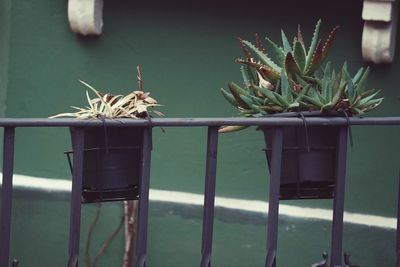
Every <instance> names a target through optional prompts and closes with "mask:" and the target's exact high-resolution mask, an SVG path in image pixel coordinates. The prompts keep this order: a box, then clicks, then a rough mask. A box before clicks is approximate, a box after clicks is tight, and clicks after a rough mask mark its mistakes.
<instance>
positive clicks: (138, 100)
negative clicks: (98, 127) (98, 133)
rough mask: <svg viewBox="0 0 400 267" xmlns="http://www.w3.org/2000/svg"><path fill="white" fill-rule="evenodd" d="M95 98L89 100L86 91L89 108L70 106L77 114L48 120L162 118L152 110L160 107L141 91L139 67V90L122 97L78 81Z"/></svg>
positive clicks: (65, 114) (67, 114) (58, 115)
mask: <svg viewBox="0 0 400 267" xmlns="http://www.w3.org/2000/svg"><path fill="white" fill-rule="evenodd" d="M80 82H81V83H82V84H84V85H85V86H86V87H87V88H89V89H90V91H91V92H93V93H94V95H95V97H94V98H91V97H90V94H89V91H86V98H87V101H88V104H89V106H87V107H84V108H80V107H75V106H72V108H73V109H76V110H77V112H70V113H61V114H57V115H55V116H52V117H50V118H58V117H75V118H78V119H95V118H134V119H138V118H144V117H146V116H147V115H148V113H149V112H154V113H155V114H156V115H158V116H160V117H162V116H164V115H163V114H162V113H161V112H159V111H157V110H154V109H153V108H154V107H158V106H161V105H159V104H158V103H157V101H156V100H155V99H154V98H151V97H150V96H149V95H150V93H148V92H143V90H142V77H141V71H140V67H138V83H139V90H138V91H133V92H132V93H130V94H128V95H126V96H123V95H112V94H104V93H101V92H100V91H99V90H97V89H95V88H94V87H92V86H91V85H89V84H88V83H86V82H84V81H80Z"/></svg>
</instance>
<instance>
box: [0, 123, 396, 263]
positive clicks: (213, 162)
mask: <svg viewBox="0 0 400 267" xmlns="http://www.w3.org/2000/svg"><path fill="white" fill-rule="evenodd" d="M304 123H305V119H304V118H303V119H301V118H297V117H291V118H284V117H268V118H163V119H149V120H144V119H143V120H131V119H118V120H117V119H114V120H108V119H107V120H103V121H102V120H77V119H22V118H21V119H11V118H3V119H0V127H2V128H4V146H3V180H2V187H1V198H2V199H1V214H0V237H1V238H0V266H1V267H6V266H10V260H9V250H10V232H11V207H12V205H11V204H12V193H13V161H14V142H15V135H14V133H15V128H18V127H73V128H74V129H75V130H76V131H75V133H76V136H77V137H78V138H77V139H76V140H77V141H76V142H75V144H74V157H73V166H74V168H73V174H72V192H71V200H70V231H69V260H68V264H67V266H68V267H77V266H78V258H79V257H78V256H79V238H80V221H81V189H82V188H81V187H82V173H83V169H82V164H83V132H84V128H85V127H104V125H106V126H107V127H115V126H124V127H142V128H143V129H144V133H145V134H144V144H143V151H142V156H143V159H144V160H143V166H142V170H143V171H142V173H141V177H140V182H139V211H138V225H137V227H138V229H137V237H136V238H137V241H136V242H137V246H136V256H137V257H136V265H135V266H137V267H144V266H145V265H146V248H147V224H148V200H149V179H150V160H151V131H152V130H151V129H152V128H153V127H194V126H198V127H208V136H207V154H206V170H205V188H204V205H203V229H202V241H201V242H202V244H201V258H200V259H199V265H200V267H211V262H212V260H211V255H212V244H213V241H212V237H213V221H214V199H215V181H216V167H217V148H218V128H219V127H220V126H226V125H243V126H269V127H273V128H274V133H275V134H274V138H273V144H272V147H273V149H274V151H275V152H273V153H275V154H274V155H276V157H275V158H274V157H273V158H274V162H272V166H274V165H280V163H281V162H280V160H281V159H280V158H281V157H280V156H281V152H282V142H283V141H282V127H283V126H294V125H297V126H301V125H304ZM306 123H307V125H310V126H315V125H325V126H333V125H335V126H339V127H340V128H341V131H340V138H339V142H344V143H345V144H347V134H348V128H349V126H353V125H360V126H362V125H370V126H371V125H374V126H386V125H392V126H400V117H375V118H373V117H368V118H362V117H351V118H345V117H343V118H342V117H334V118H332V117H331V118H327V117H325V118H324V117H310V118H306ZM339 150H340V149H339ZM337 153H338V154H339V157H342V158H343V157H344V160H343V162H342V164H338V165H339V166H338V167H337V175H336V189H335V190H336V191H335V197H334V200H333V201H334V205H333V207H334V208H333V215H332V241H331V251H330V253H331V260H330V263H329V265H327V266H331V267H338V266H343V262H342V239H343V212H344V179H345V168H346V164H345V162H346V160H345V158H346V150H345V149H344V150H343V149H342V151H337ZM279 182H280V172H279V171H276V168H275V170H274V167H272V169H271V179H270V193H269V206H268V209H269V210H268V228H267V247H266V261H265V266H266V267H275V266H276V258H275V257H276V256H275V255H276V249H277V235H278V231H277V230H278V213H279ZM399 214H400V205H398V215H399ZM399 222H400V220H399V219H398V224H397V225H398V227H397V243H396V245H397V246H396V251H395V252H396V255H397V262H396V267H400V256H399V255H400V232H399V231H400V227H399ZM321 266H325V265H321ZM346 266H349V265H346Z"/></svg>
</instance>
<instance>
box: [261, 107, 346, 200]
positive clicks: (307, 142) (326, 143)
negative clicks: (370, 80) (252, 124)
mask: <svg viewBox="0 0 400 267" xmlns="http://www.w3.org/2000/svg"><path fill="white" fill-rule="evenodd" d="M280 115H281V116H282V114H280ZM303 115H304V117H310V116H316V115H318V116H321V114H320V113H317V114H315V113H311V112H304V113H303ZM335 115H336V116H337V115H338V114H335ZM286 116H298V114H297V113H294V114H293V113H292V114H286ZM305 124H306V123H305ZM261 129H262V130H263V132H264V139H265V143H266V146H267V148H266V149H265V151H266V156H267V160H268V166H269V168H271V166H270V163H271V156H272V153H271V148H272V138H273V129H272V128H271V127H264V128H261ZM339 130H340V126H306V125H302V126H285V127H284V128H283V149H282V159H281V179H280V199H326V198H333V197H334V189H335V177H336V166H337V160H338V159H337V153H336V152H337V148H338V141H339Z"/></svg>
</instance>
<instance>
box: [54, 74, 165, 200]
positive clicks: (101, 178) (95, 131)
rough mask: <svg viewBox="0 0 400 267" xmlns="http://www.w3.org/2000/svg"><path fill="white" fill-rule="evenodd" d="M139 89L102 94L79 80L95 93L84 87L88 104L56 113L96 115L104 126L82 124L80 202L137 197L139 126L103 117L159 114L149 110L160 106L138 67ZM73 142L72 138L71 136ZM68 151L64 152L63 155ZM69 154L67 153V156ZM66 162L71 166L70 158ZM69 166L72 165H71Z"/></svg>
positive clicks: (140, 147) (72, 129) (95, 117)
mask: <svg viewBox="0 0 400 267" xmlns="http://www.w3.org/2000/svg"><path fill="white" fill-rule="evenodd" d="M138 80H139V90H138V91H133V92H131V93H129V94H128V95H126V96H123V95H112V94H108V93H107V94H104V93H101V92H100V91H98V90H97V89H95V88H93V87H92V86H91V85H89V84H87V83H85V82H83V81H80V82H81V83H82V84H84V85H85V86H86V87H87V88H89V90H90V91H91V92H92V93H93V94H94V95H95V96H94V97H93V98H91V97H90V94H89V91H86V97H87V101H88V106H87V107H84V108H79V107H73V108H74V109H76V110H77V112H74V113H62V114H58V115H56V116H53V117H51V118H56V117H75V118H78V119H100V120H102V121H103V122H104V127H101V128H99V127H85V128H84V156H83V180H82V202H83V203H90V202H102V201H113V200H132V199H137V198H138V194H139V189H138V183H139V176H140V171H141V167H140V165H141V157H142V149H143V134H144V130H143V127H126V126H124V125H123V124H122V123H121V126H120V127H107V126H106V124H105V119H106V118H107V119H118V118H131V119H140V118H142V119H143V118H148V117H149V112H154V113H155V114H157V115H159V116H162V115H163V114H162V113H161V112H159V111H156V110H153V108H154V107H157V106H160V105H159V104H158V103H157V101H156V100H155V99H153V98H151V97H150V96H149V93H147V92H144V91H143V89H142V80H141V72H140V68H139V67H138ZM70 131H71V138H72V139H74V138H75V134H74V133H75V128H73V127H71V128H70ZM72 143H73V144H74V140H72ZM70 153H72V154H73V151H72V152H67V155H68V156H69V154H70ZM68 158H69V157H68ZM69 162H70V166H71V161H70V160H69ZM71 168H72V166H71Z"/></svg>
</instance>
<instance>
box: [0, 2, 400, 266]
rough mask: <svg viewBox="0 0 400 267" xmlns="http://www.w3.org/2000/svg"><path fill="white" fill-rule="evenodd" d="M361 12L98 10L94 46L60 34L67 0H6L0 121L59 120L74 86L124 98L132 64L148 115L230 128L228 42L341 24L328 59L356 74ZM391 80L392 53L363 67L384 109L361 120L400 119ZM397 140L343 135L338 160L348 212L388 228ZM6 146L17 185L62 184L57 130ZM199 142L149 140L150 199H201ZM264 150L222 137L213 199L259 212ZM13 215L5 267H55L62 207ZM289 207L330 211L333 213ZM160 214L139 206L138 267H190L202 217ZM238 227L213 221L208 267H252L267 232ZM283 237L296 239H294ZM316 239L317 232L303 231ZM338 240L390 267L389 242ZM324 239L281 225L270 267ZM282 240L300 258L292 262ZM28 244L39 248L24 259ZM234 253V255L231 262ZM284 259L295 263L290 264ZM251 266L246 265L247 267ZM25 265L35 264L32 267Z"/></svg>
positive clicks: (174, 134) (310, 225) (157, 6)
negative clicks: (10, 264)
mask: <svg viewBox="0 0 400 267" xmlns="http://www.w3.org/2000/svg"><path fill="white" fill-rule="evenodd" d="M361 7H362V2H361V1H352V2H351V5H350V4H349V3H348V1H345V0H341V1H329V2H328V1H311V0H307V1H301V2H300V1H280V2H276V1H274V2H273V3H271V1H258V0H252V1H247V2H245V3H244V2H238V3H236V2H231V1H222V0H220V1H198V2H189V1H176V0H175V1H168V2H165V1H161V0H155V1H147V2H137V1H123V0H114V1H105V7H104V22H105V26H104V33H103V35H102V36H100V37H80V36H76V35H74V34H73V33H72V32H71V31H70V30H69V26H68V21H67V14H66V12H67V2H66V1H50V0H42V1H39V2H36V1H22V0H15V1H12V4H11V1H8V0H0V22H4V23H1V24H0V30H1V32H0V56H1V58H0V60H1V61H0V62H1V64H0V79H1V80H0V104H1V106H2V107H3V109H4V107H5V106H6V107H7V109H6V112H5V116H6V117H48V116H50V115H54V114H57V113H60V112H65V111H69V110H70V109H69V106H71V105H75V106H80V105H84V104H85V97H84V92H85V88H84V87H83V86H82V85H80V84H79V83H78V80H79V79H82V80H84V81H86V82H88V83H90V84H92V85H93V86H95V87H96V88H99V89H101V90H103V91H110V92H113V93H126V92H128V91H129V90H131V89H132V88H133V87H136V70H135V67H136V65H137V64H141V65H142V70H143V78H144V87H145V89H146V90H150V91H151V93H152V96H154V97H155V98H156V99H158V100H159V102H160V103H162V104H164V105H165V106H164V107H163V108H161V109H160V110H162V111H163V112H164V113H165V114H166V115H167V116H168V117H228V116H236V111H235V110H234V109H233V108H232V107H231V106H230V105H229V104H228V103H226V101H225V100H224V99H223V98H222V97H221V95H220V92H219V88H221V87H225V86H226V83H227V81H229V80H234V81H237V82H240V79H241V77H240V72H239V68H238V66H237V64H235V63H234V59H235V58H237V57H240V56H242V54H241V51H240V48H239V46H238V42H237V37H239V36H241V37H243V38H247V39H252V38H253V34H254V33H256V32H258V33H260V34H261V35H262V36H265V35H266V34H267V33H268V34H269V36H270V37H271V39H275V40H276V39H278V38H279V36H280V28H284V29H285V31H286V33H287V34H288V35H290V36H292V35H293V34H294V32H295V31H296V29H297V23H301V24H302V26H303V29H304V31H305V36H306V40H309V39H310V35H311V31H312V29H313V27H314V24H315V22H316V20H317V19H318V18H322V19H323V21H324V22H323V25H322V30H323V33H324V34H325V35H326V34H327V32H328V30H329V29H331V28H332V27H333V26H334V25H337V24H339V25H341V26H342V29H341V31H340V33H339V34H338V38H337V40H336V42H335V44H334V48H333V51H332V54H331V56H330V59H331V60H334V61H335V62H336V63H337V66H339V65H341V64H342V62H343V61H345V60H347V62H348V65H349V68H350V70H352V71H353V72H355V71H356V70H357V68H358V67H360V66H362V65H364V63H363V62H362V59H361V55H360V54H361V47H360V44H361V33H362V27H363V21H362V20H361ZM398 44H399V42H398ZM399 46H400V45H398V50H399V51H400V47H399ZM399 51H397V52H399ZM399 68H400V56H399V53H397V55H396V57H395V60H394V63H393V64H391V65H385V66H371V75H370V83H369V84H370V86H371V87H373V88H380V89H382V94H383V96H384V97H385V101H384V104H383V105H382V107H381V108H380V109H378V110H376V111H373V112H371V116H398V115H399V111H400V110H399V93H398V92H397V84H399V83H400V76H399V75H398V70H399ZM5 95H6V97H5ZM2 103H5V105H4V104H2ZM0 112H1V109H0ZM399 134H400V131H399V129H398V128H393V127H353V135H354V140H355V145H354V147H353V148H350V149H349V156H348V172H347V174H348V177H347V178H348V179H347V192H346V210H347V211H352V212H360V213H367V214H373V215H382V216H388V217H395V216H396V203H397V188H398V186H397V185H398V172H399V162H398V150H399V148H400V146H399V142H398V136H399ZM16 138H17V139H16V140H17V142H16V155H15V157H16V160H15V172H16V173H19V174H26V175H32V176H39V177H51V178H63V179H69V177H70V175H69V173H68V167H67V164H66V160H65V158H64V155H63V153H62V152H63V151H65V150H68V149H69V147H70V142H69V136H68V131H67V129H17V136H16ZM205 141H206V129H205V128H167V129H166V133H162V132H161V131H160V130H158V129H156V130H155V131H154V151H153V159H152V176H151V187H152V188H156V189H163V190H176V191H188V192H194V193H201V192H202V190H203V184H204V180H203V179H204V178H203V176H204V167H205V164H204V159H205V144H206V143H205ZM263 146H264V145H263V143H262V138H261V133H259V132H257V131H255V130H254V129H250V130H247V131H243V132H241V133H235V134H229V135H222V136H220V145H219V156H218V178H217V179H218V180H217V194H218V195H219V196H226V197H233V198H244V199H256V200H267V197H268V177H267V169H266V162H265V158H264V155H263V152H262V151H261V149H262V148H263ZM43 198H45V199H43ZM52 199H53V197H52V198H51V199H50V200H52ZM14 203H15V204H14V207H16V208H18V209H14V224H13V234H12V238H13V250H12V255H13V257H18V258H21V259H23V260H25V263H24V264H23V266H38V265H39V263H41V265H40V266H60V265H63V263H64V262H65V259H66V247H67V230H68V227H67V226H66V224H67V223H68V218H67V216H68V205H67V202H66V199H58V200H56V201H54V202H51V201H49V200H46V197H43V196H37V195H36V194H34V195H33V196H32V195H29V194H24V193H23V192H21V193H20V194H17V196H16V197H15V202H14ZM288 204H291V205H300V206H316V207H325V208H330V207H331V201H301V202H289V203H288ZM159 206H160V205H159V204H154V205H152V208H151V217H150V234H149V235H150V243H149V257H150V262H153V264H152V265H150V266H155V267H161V266H186V267H187V266H196V265H197V259H198V256H199V249H200V248H199V242H200V233H201V232H200V226H201V221H200V217H199V214H201V211H200V210H196V209H194V210H193V211H192V213H193V214H197V215H193V214H192V215H190V213H189V215H187V213H188V211H187V210H185V209H184V210H180V211H179V212H178V213H179V214H178V215H175V214H168V213H167V214H165V213H164V212H163V209H162V208H157V207H159ZM107 209H109V212H108V213H104V214H107V215H104V216H103V217H102V218H103V220H104V223H103V225H102V227H103V228H100V229H105V230H104V232H107V231H111V229H112V228H113V227H114V224H113V223H112V222H110V220H114V221H115V217H118V216H119V210H118V209H119V205H117V204H109V205H108V206H107V208H106V210H107ZM93 213H94V208H93V207H91V206H87V207H85V209H84V210H83V229H82V233H83V234H82V238H83V241H82V244H84V243H83V242H84V238H85V229H87V225H88V224H89V222H90V219H91V218H92V216H93ZM185 214H186V215H185ZM236 216H237V214H231V215H229V214H228V215H226V214H225V215H224V216H222V218H223V219H222V218H221V220H217V221H216V241H215V242H216V244H218V245H216V246H215V249H216V256H217V259H216V261H217V265H216V266H256V264H259V265H262V264H261V262H262V261H263V258H264V254H263V251H264V246H265V245H264V243H265V240H264V239H265V226H263V225H262V224H256V223H255V222H253V221H252V220H251V218H249V219H248V221H240V222H236V221H235V217H236ZM260 220H262V218H261V219H260ZM264 222H265V218H264ZM285 223H286V224H287V225H289V226H287V225H286V224H285ZM109 224H110V225H109ZM292 226H298V227H297V228H296V227H294V228H291V227H292ZM85 227H86V228H85ZM287 227H289V228H287ZM37 229H40V231H38V230H37ZM288 229H289V230H288ZM290 229H296V230H293V231H294V232H293V233H292V232H291V231H292V230H290ZM314 229H319V230H318V231H320V232H318V231H317V232H316V233H313V230H314ZM345 231H346V236H345V240H346V243H345V246H346V248H348V249H349V250H350V251H351V252H353V253H352V254H353V255H354V258H355V261H358V262H359V263H360V264H361V265H362V266H367V267H368V266H371V267H372V266H378V265H385V266H389V264H392V265H393V262H394V253H393V252H392V251H391V250H393V249H394V247H393V244H394V232H393V231H388V230H379V229H375V228H363V227H356V226H353V225H348V226H346V230H345ZM101 233H103V231H101ZM239 233H240V234H239ZM328 233H329V224H327V223H323V222H314V221H312V222H308V221H300V222H299V221H298V220H293V219H290V218H285V219H283V223H282V235H281V236H280V243H279V244H280V247H279V249H280V258H281V260H280V266H285V267H290V266H293V267H298V266H300V265H299V264H300V263H301V264H303V265H306V266H307V264H308V265H310V264H311V263H312V262H313V261H317V260H318V259H319V254H320V253H321V252H322V251H323V250H327V248H328V246H329V239H327V234H328ZM310 235H311V236H310ZM312 236H315V237H312ZM293 238H295V239H296V241H295V243H296V244H298V247H301V248H302V249H301V250H300V252H299V253H296V249H298V247H297V246H295V244H292V243H293V241H292V239H293ZM99 239H101V238H100V237H99ZM184 239H187V240H190V241H192V240H193V245H192V242H188V244H186V243H182V242H183V241H182V240H184ZM31 240H35V243H36V242H38V243H40V244H41V246H35V247H34V250H33V248H32V245H31ZM187 240H186V241H187ZM246 242H247V243H246ZM304 243H306V244H307V245H306V246H304ZM228 244H229V245H228ZM191 245H192V246H191ZM382 247H383V248H385V247H386V249H383V248H382ZM162 248H163V249H162ZM250 248H251V249H250ZM121 249H122V240H120V239H119V240H118V241H117V242H116V244H115V247H113V248H112V250H111V251H113V253H110V254H108V256H109V262H108V263H107V262H105V263H103V264H104V266H114V265H115V266H118V264H114V265H112V264H111V263H110V262H117V261H118V262H119V259H120V258H121V257H120V253H121ZM178 249H182V250H183V252H184V253H183V254H182V255H183V259H177V258H174V257H173V255H174V254H176V250H178ZM242 250H243V251H244V252H243V253H244V254H246V255H243V257H241V255H242V254H241V251H242ZM48 251H50V252H51V253H48ZM364 252H365V253H364ZM288 253H290V254H292V253H293V254H294V255H295V256H293V257H296V261H295V263H294V262H293V260H291V258H292V256H291V257H289V258H288V257H287V254H288ZM368 253H369V254H368ZM48 254H49V255H48ZM253 254H254V257H253ZM367 254H368V256H366V255H367ZM37 255H40V257H38V256H37ZM249 255H250V256H249ZM248 257H250V258H248ZM253 258H254V260H255V261H254V265H252V264H251V265H248V263H249V259H253ZM162 259H166V261H165V262H164V263H163V260H162ZM31 260H32V261H33V262H34V263H32V264H31V265H30V263H29V262H30V261H31ZM44 261H45V262H44ZM52 262H57V264H58V265H54V263H53V264H52ZM235 264H237V265H235Z"/></svg>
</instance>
